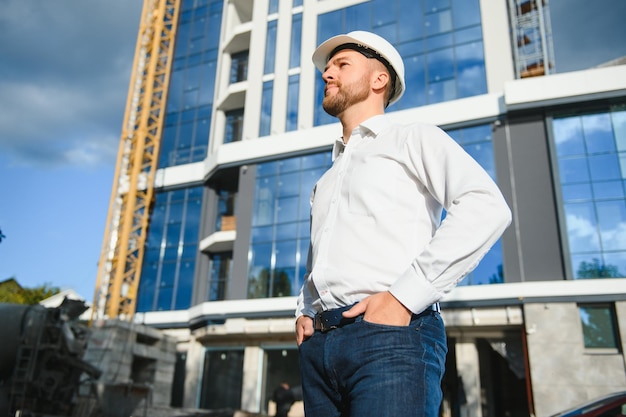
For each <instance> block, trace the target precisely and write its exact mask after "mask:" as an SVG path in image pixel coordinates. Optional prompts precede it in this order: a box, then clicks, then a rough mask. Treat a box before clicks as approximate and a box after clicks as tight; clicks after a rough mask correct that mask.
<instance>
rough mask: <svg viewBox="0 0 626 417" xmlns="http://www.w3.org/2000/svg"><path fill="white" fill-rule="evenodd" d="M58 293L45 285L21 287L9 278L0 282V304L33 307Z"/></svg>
mask: <svg viewBox="0 0 626 417" xmlns="http://www.w3.org/2000/svg"><path fill="white" fill-rule="evenodd" d="M60 291H61V290H60V289H59V288H58V287H53V286H51V285H50V284H47V283H46V284H43V285H39V286H36V287H32V288H26V287H22V286H21V285H20V284H19V283H18V282H17V281H16V280H15V278H9V279H7V280H6V281H2V282H0V303H14V304H28V305H34V304H37V303H39V302H40V301H41V300H45V299H46V298H48V297H51V296H53V295H54V294H58V293H59V292H60Z"/></svg>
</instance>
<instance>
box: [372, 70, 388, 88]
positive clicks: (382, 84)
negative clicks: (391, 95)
mask: <svg viewBox="0 0 626 417" xmlns="http://www.w3.org/2000/svg"><path fill="white" fill-rule="evenodd" d="M373 75H374V80H373V82H372V89H374V90H376V91H378V90H384V89H385V88H387V84H389V81H390V80H389V74H388V73H387V72H386V71H374V73H373Z"/></svg>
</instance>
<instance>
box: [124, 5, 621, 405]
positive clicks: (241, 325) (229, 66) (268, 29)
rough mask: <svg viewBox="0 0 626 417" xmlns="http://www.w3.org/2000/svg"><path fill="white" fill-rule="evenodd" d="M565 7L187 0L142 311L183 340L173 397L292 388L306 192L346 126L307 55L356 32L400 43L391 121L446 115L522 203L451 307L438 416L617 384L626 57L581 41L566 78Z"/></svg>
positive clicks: (230, 397)
mask: <svg viewBox="0 0 626 417" xmlns="http://www.w3.org/2000/svg"><path fill="white" fill-rule="evenodd" d="M539 3H543V4H539ZM561 3H564V0H561V2H560V3H559V1H558V0H551V2H550V4H548V2H536V1H534V0H532V1H519V0H510V1H509V2H507V1H504V0H499V1H495V2H494V1H489V0H419V1H415V0H369V1H367V0H332V1H331V0H181V1H180V4H179V6H178V7H179V8H180V10H179V15H178V19H179V20H178V27H177V32H176V45H175V48H174V57H173V61H172V65H173V66H172V71H171V79H170V80H169V91H168V101H167V112H166V114H165V118H164V126H163V129H162V132H163V134H162V137H161V138H160V142H161V146H160V155H159V169H158V171H157V175H156V180H155V183H154V187H155V195H156V197H155V201H154V206H153V208H152V213H151V215H150V226H149V234H148V237H147V243H146V248H145V255H144V259H143V268H142V271H141V280H140V283H139V291H138V295H137V313H136V315H135V320H137V321H139V322H142V323H144V324H147V325H150V326H154V327H157V328H161V329H164V330H166V331H168V332H169V333H172V334H174V335H176V336H177V337H178V340H179V344H178V363H177V365H176V369H177V373H176V378H175V384H174V393H173V400H172V402H173V404H174V405H179V406H185V407H201V408H209V409H222V408H232V409H242V410H246V411H250V412H265V411H267V410H268V407H270V403H269V397H270V396H271V392H272V391H273V389H274V388H275V387H276V386H277V385H278V384H279V383H280V382H281V381H282V380H287V381H288V382H290V383H291V385H294V386H297V385H299V383H300V380H299V372H298V352H297V347H296V344H295V340H294V319H293V313H294V308H295V302H296V301H295V297H296V295H297V293H298V291H299V289H300V286H301V285H302V278H303V274H304V269H305V263H306V256H307V252H308V239H309V224H308V222H309V208H310V207H309V196H310V193H311V190H312V188H313V186H314V184H315V182H316V180H317V179H318V178H319V177H320V176H321V174H322V173H323V172H324V171H325V170H326V169H327V168H328V167H329V166H330V164H331V163H332V161H331V155H330V150H331V147H332V143H333V142H334V140H335V138H336V137H338V136H339V135H340V134H341V133H340V127H339V125H338V124H337V123H336V121H335V120H334V119H332V118H330V117H329V116H328V115H326V114H325V113H324V111H323V110H322V108H321V105H320V103H321V99H322V92H323V83H322V80H321V77H320V75H319V73H317V72H316V70H315V68H314V66H313V65H312V63H311V60H310V57H311V55H312V53H313V51H314V49H315V47H316V46H317V45H318V44H319V43H320V42H321V41H323V40H325V39H326V38H328V37H330V36H333V35H336V34H339V33H346V32H349V31H351V30H370V31H373V32H376V33H378V34H380V35H382V36H384V37H385V38H387V39H388V40H389V41H390V42H392V43H393V44H394V45H395V46H396V47H397V48H398V50H399V52H400V53H401V55H402V56H403V58H404V61H405V67H406V84H407V91H406V93H405V94H404V96H403V97H402V99H401V100H400V101H399V102H398V103H396V104H394V105H392V106H390V108H389V109H388V112H389V114H390V115H391V117H392V118H393V119H394V120H396V121H398V122H401V123H411V122H416V121H421V122H427V123H432V124H436V125H438V126H440V127H442V128H443V129H444V130H446V131H447V132H448V133H449V134H450V135H451V136H452V137H453V138H454V139H455V140H456V141H457V142H458V143H459V144H460V145H461V146H463V148H464V149H465V150H466V151H467V152H468V153H470V155H472V156H473V157H474V158H475V159H476V160H477V161H478V162H479V163H480V164H481V165H482V166H483V167H484V168H485V169H486V170H487V172H489V174H490V175H492V177H493V178H494V179H495V180H496V182H497V183H498V185H499V186H500V188H501V189H502V191H503V194H504V196H505V198H506V199H507V201H508V203H509V205H510V207H511V209H512V212H513V223H512V225H511V226H510V227H509V229H508V230H507V231H506V232H505V234H504V236H503V237H502V239H500V241H499V242H498V243H497V244H496V245H495V246H494V247H493V248H492V250H491V251H490V252H489V253H488V254H487V255H486V256H485V258H484V259H483V261H482V262H481V263H480V265H479V266H478V267H477V269H476V270H475V271H473V272H472V274H471V275H470V276H468V277H467V278H466V279H465V280H464V281H463V282H462V283H461V285H460V286H459V287H458V288H456V289H455V290H454V291H453V292H452V293H451V294H450V295H449V296H448V297H447V298H446V299H445V300H444V301H443V303H442V307H443V313H442V314H443V318H444V321H445V322H446V325H447V329H448V338H449V355H448V364H447V373H446V377H445V378H444V384H443V389H444V403H443V405H442V411H441V414H442V416H449V417H458V416H461V415H463V416H485V417H488V416H489V417H491V416H493V417H495V416H531V415H532V416H537V417H543V416H549V415H550V414H552V413H555V412H557V411H559V410H561V409H563V408H567V407H569V406H571V405H573V404H574V403H576V402H579V401H582V400H585V399H590V398H593V397H595V396H597V395H600V394H604V393H607V392H612V391H616V390H620V389H626V367H625V356H624V352H623V346H624V343H625V342H626V339H625V338H626V278H625V277H626V65H624V63H623V60H622V61H620V58H621V57H623V56H626V50H621V51H620V50H618V49H612V50H610V51H609V52H607V54H608V55H606V54H605V55H603V56H600V57H595V56H594V57H592V56H591V55H590V54H588V51H591V50H596V49H598V50H599V49H601V48H595V46H596V45H599V44H600V43H602V42H603V41H602V40H601V39H600V38H598V39H596V40H595V42H596V43H595V44H594V41H593V39H592V40H591V43H592V47H591V48H589V49H584V48H581V49H580V53H579V56H578V57H577V60H574V62H575V64H572V63H571V62H569V61H568V62H566V60H565V58H563V59H562V61H561V62H563V68H564V70H563V71H559V68H560V65H561V62H560V61H559V59H560V58H559V56H560V55H559V52H560V51H563V50H565V49H567V48H571V45H568V44H567V42H563V41H562V40H559V39H563V38H558V36H557V35H559V34H562V33H565V29H559V30H560V31H561V32H559V31H557V25H555V23H556V22H557V21H561V22H562V21H563V20H564V19H563V16H562V14H563V12H562V10H564V8H563V7H561V6H560V5H561ZM581 3H582V2H581ZM616 4H618V5H619V7H622V8H623V3H619V2H617V3H616ZM557 6H559V7H560V8H558V7H557ZM549 7H552V9H549ZM549 10H551V11H552V13H549ZM555 10H559V14H558V16H557V14H556V13H555ZM598 13H605V14H609V15H610V14H611V13H614V11H612V9H611V8H606V9H604V10H602V11H599V12H598ZM618 14H619V13H618ZM557 17H558V18H557ZM559 19H560V20H559ZM620 26H621V25H620ZM607 29H608V30H609V32H610V31H611V30H612V29H611V27H610V25H607ZM615 30H616V31H619V30H621V29H619V28H616V29H615ZM616 34H619V32H616ZM616 36H617V35H616ZM560 46H562V48H561V49H560V48H559V47H560ZM620 62H621V63H620ZM598 278H602V279H598ZM298 410H300V409H299V408H298V407H296V408H294V413H296V414H297V413H298ZM294 415H295V414H294Z"/></svg>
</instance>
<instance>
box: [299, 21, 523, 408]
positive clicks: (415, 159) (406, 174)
mask: <svg viewBox="0 0 626 417" xmlns="http://www.w3.org/2000/svg"><path fill="white" fill-rule="evenodd" d="M313 62H314V64H315V66H316V67H317V68H318V69H319V70H320V71H321V72H322V78H323V79H324V82H325V83H326V87H325V91H324V100H323V107H324V110H325V111H326V112H327V113H329V114H331V115H332V116H336V117H337V118H338V119H339V121H340V122H341V125H342V127H343V136H342V137H341V138H340V139H338V140H337V142H336V143H335V146H334V149H333V157H334V162H333V166H332V167H331V168H330V169H329V170H328V171H327V172H326V173H325V174H324V175H323V176H322V178H320V180H319V181H318V183H317V184H316V186H315V188H314V190H313V194H312V197H311V247H310V251H309V259H308V262H307V273H306V275H305V282H304V285H303V288H302V290H301V293H300V295H299V298H298V306H297V310H296V317H297V320H296V338H297V343H298V345H299V350H300V367H301V373H302V384H303V400H304V407H305V414H306V416H307V417H340V416H341V417H348V416H350V417H367V416H375V417H385V416H386V417H410V416H415V417H425V416H426V417H434V416H438V415H439V407H440V404H441V398H442V393H441V379H442V377H443V373H444V366H445V356H446V353H447V344H446V335H445V329H444V325H443V321H442V319H441V316H440V314H439V305H438V303H437V302H438V301H439V300H440V299H441V298H442V297H443V295H445V294H446V293H448V292H449V291H450V290H452V289H453V288H454V287H455V286H456V284H457V283H458V282H459V281H460V280H461V279H462V278H463V277H464V276H465V275H467V274H468V273H469V272H470V271H471V270H472V269H473V268H474V267H475V266H476V265H477V264H478V262H479V261H480V259H481V258H482V256H483V255H484V254H485V253H486V252H487V251H488V250H489V248H490V247H491V246H492V245H493V244H494V243H495V242H496V241H497V240H498V238H499V237H500V236H501V234H502V233H503V231H504V229H505V228H506V227H507V226H508V224H509V223H510V221H511V213H510V210H509V208H508V206H507V205H506V203H505V201H504V198H503V197H502V194H501V193H500V191H499V190H498V188H497V186H496V185H495V184H494V182H493V181H492V180H491V178H490V177H489V175H488V174H487V173H486V172H485V171H484V170H483V169H482V168H481V167H480V166H479V165H478V164H477V163H476V162H475V161H474V160H473V159H472V158H471V157H470V156H469V155H468V154H467V153H465V152H464V151H463V149H462V148H461V147H460V146H459V145H457V144H456V142H454V140H453V139H451V138H450V137H449V136H448V135H447V134H445V133H444V132H443V131H442V130H440V129H439V128H437V127H435V126H431V125H426V124H419V123H416V124H412V125H409V126H402V125H398V124H395V123H393V122H392V121H391V120H390V119H389V118H388V117H387V116H385V115H384V111H385V108H386V107H387V105H389V104H392V103H394V102H396V101H397V100H398V99H399V98H400V97H401V96H402V94H403V93H404V91H405V81H404V64H403V62H402V58H401V57H400V54H399V53H398V51H396V49H395V48H394V47H393V46H392V45H391V44H390V43H389V42H387V41H386V40H385V39H383V38H381V37H379V36H377V35H375V34H373V33H369V32H362V31H356V32H351V33H348V34H346V35H339V36H335V37H333V38H330V39H329V40H327V41H326V42H324V43H322V44H321V45H320V46H319V47H318V48H317V50H316V51H315V53H314V54H313ZM444 208H445V210H446V217H445V220H443V221H441V222H440V219H441V215H442V209H444ZM440 223H441V224H440Z"/></svg>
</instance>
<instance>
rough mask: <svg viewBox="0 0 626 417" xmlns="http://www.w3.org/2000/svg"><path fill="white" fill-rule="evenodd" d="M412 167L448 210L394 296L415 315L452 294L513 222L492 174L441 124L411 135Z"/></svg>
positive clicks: (397, 284)
mask: <svg viewBox="0 0 626 417" xmlns="http://www.w3.org/2000/svg"><path fill="white" fill-rule="evenodd" d="M405 146H406V158H407V159H406V161H405V162H406V165H407V167H408V169H409V170H410V171H411V172H412V173H413V174H414V175H415V176H416V178H417V179H418V180H419V181H420V182H421V183H422V185H423V186H424V187H425V188H426V189H427V190H428V192H429V193H430V194H431V195H432V196H433V198H434V199H435V200H437V201H438V202H439V203H440V204H441V205H442V206H443V207H444V208H445V210H446V217H445V219H444V220H443V221H442V222H441V225H440V226H439V227H438V228H437V230H436V231H435V233H434V235H433V237H432V239H431V240H430V242H429V243H428V244H427V245H426V247H425V248H424V249H423V251H422V252H421V253H418V254H416V257H415V259H414V260H413V262H411V265H409V266H408V268H407V269H406V270H405V272H404V273H403V274H402V275H401V276H400V277H399V278H398V279H397V280H396V282H394V283H393V284H392V286H391V287H390V290H389V291H390V292H391V293H392V294H393V295H394V297H396V298H397V299H398V300H399V301H400V302H401V303H402V304H404V305H405V306H406V307H407V308H408V309H409V310H411V311H412V312H414V313H419V312H421V311H423V310H424V309H425V308H426V307H427V306H429V305H430V304H432V303H434V302H437V301H439V300H440V299H441V298H442V297H443V296H444V295H445V294H446V293H448V292H450V291H451V290H452V289H453V288H454V287H455V286H456V285H457V284H458V283H459V281H460V280H461V279H463V278H464V277H465V276H466V275H467V274H468V273H470V272H471V271H472V270H473V269H474V268H475V267H476V266H477V265H478V263H479V262H480V260H481V259H482V257H483V256H484V255H485V254H486V253H487V252H488V251H489V249H490V248H491V247H492V246H493V244H494V243H495V242H496V241H497V240H498V239H499V238H500V236H501V235H502V233H503V232H504V230H505V229H506V228H507V227H508V225H509V224H510V222H511V211H510V209H509V207H508V205H507V204H506V202H505V200H504V197H503V196H502V193H501V192H500V190H499V189H498V187H497V185H496V184H495V183H494V181H493V180H492V179H491V177H490V176H489V174H488V173H487V172H486V171H485V170H484V169H483V168H482V167H481V166H480V165H479V164H478V163H477V162H476V161H475V160H474V159H473V158H472V157H471V156H470V155H469V154H467V153H466V152H465V151H464V150H463V148H462V147H461V146H459V145H458V144H457V143H456V142H455V141H454V139H452V138H451V137H450V136H448V135H447V134H446V133H445V132H444V131H443V130H441V129H439V128H438V127H436V126H430V125H416V126H413V127H412V128H411V129H410V130H409V131H408V132H407V141H406V144H405Z"/></svg>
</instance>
